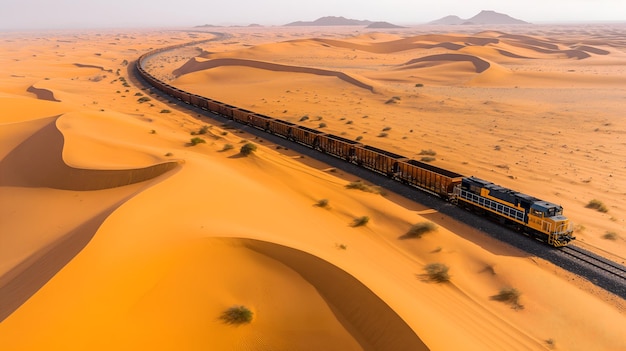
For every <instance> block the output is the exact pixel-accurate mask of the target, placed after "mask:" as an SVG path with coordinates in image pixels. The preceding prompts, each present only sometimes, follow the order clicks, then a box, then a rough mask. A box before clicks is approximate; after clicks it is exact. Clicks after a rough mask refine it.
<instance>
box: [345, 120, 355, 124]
mask: <svg viewBox="0 0 626 351" xmlns="http://www.w3.org/2000/svg"><path fill="white" fill-rule="evenodd" d="M352 123H354V122H352V121H351V120H350V121H346V124H352Z"/></svg>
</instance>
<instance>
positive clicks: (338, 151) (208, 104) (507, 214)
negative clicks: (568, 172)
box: [136, 45, 575, 247]
mask: <svg viewBox="0 0 626 351" xmlns="http://www.w3.org/2000/svg"><path fill="white" fill-rule="evenodd" d="M180 46H183V45H177V46H176V47H168V48H164V49H159V50H155V51H152V52H149V53H147V54H144V55H143V56H141V57H140V58H139V59H138V60H137V62H136V69H137V71H138V73H139V75H140V76H141V77H143V78H144V79H145V80H146V81H147V82H148V83H149V84H150V85H152V86H153V87H154V88H156V89H158V90H160V91H162V92H164V93H165V94H168V95H170V96H172V97H174V98H176V99H178V100H180V101H182V102H184V103H186V104H190V105H193V106H196V107H199V108H201V109H204V110H207V111H210V112H213V113H217V114H220V115H222V116H224V117H226V118H228V119H231V120H234V121H236V122H238V123H242V124H247V125H250V126H253V127H255V128H258V129H260V130H263V131H265V132H268V133H271V134H275V135H278V136H280V137H283V138H285V139H287V140H291V141H293V142H297V143H300V144H302V145H306V146H307V147H310V148H313V149H316V150H318V151H320V152H324V153H327V154H329V155H332V156H335V157H338V158H341V159H344V160H346V161H347V162H352V163H354V164H357V165H359V166H361V167H364V168H367V169H370V170H372V171H375V172H378V173H381V174H384V175H386V176H389V177H391V178H392V179H395V180H397V181H399V182H402V183H404V184H408V185H411V186H413V187H415V188H418V189H420V190H422V191H426V192H429V193H431V194H435V195H437V196H439V197H441V198H443V199H445V200H447V201H450V202H452V203H454V204H457V205H459V206H461V207H464V208H467V209H470V210H473V211H475V212H478V213H482V214H489V215H492V216H494V217H495V218H497V219H498V220H499V221H500V222H501V223H503V224H509V225H513V226H514V227H515V228H516V229H518V230H520V231H522V232H525V233H527V234H529V235H530V236H533V237H535V238H537V239H539V240H542V241H544V242H547V243H548V244H550V245H552V246H555V247H560V246H565V245H567V244H568V243H569V242H570V241H571V240H574V239H575V238H574V237H573V236H572V233H573V230H572V225H571V223H570V221H569V220H568V219H567V218H566V217H565V216H563V208H562V207H561V206H559V205H557V204H553V203H550V202H547V201H543V200H540V199H537V198H534V197H532V196H529V195H526V194H522V193H518V192H516V191H513V190H510V189H507V188H503V187H500V186H498V185H495V184H493V183H491V182H488V181H485V180H482V179H479V178H475V177H465V176H463V175H461V174H458V173H456V172H453V171H450V170H446V169H442V168H439V167H436V166H433V165H431V164H428V163H424V162H421V161H416V160H413V159H409V158H408V157H405V156H402V155H398V154H395V153H392V152H389V151H386V150H382V149H379V148H376V147H373V146H370V145H365V144H363V143H360V142H358V141H354V140H349V139H346V138H343V137H340V136H336V135H332V134H329V133H325V132H322V131H320V130H316V129H311V128H308V127H305V126H301V125H298V124H295V123H291V122H288V121H283V120H280V119H277V118H274V117H270V116H266V115H263V114H260V113H256V112H253V111H249V110H246V109H243V108H239V107H236V106H231V105H229V104H226V103H223V102H220V101H216V100H213V99H210V98H207V97H204V96H200V95H196V94H192V93H189V92H186V91H184V90H181V89H179V88H177V87H174V86H172V85H169V84H167V83H166V82H163V81H161V80H159V79H157V78H156V77H154V76H153V75H151V74H150V73H148V72H147V71H146V70H145V69H144V68H143V61H144V60H145V59H146V58H147V57H150V56H152V55H154V54H157V53H159V52H163V51H166V50H171V49H174V48H177V47H180Z"/></svg>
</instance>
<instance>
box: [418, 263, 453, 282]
mask: <svg viewBox="0 0 626 351" xmlns="http://www.w3.org/2000/svg"><path fill="white" fill-rule="evenodd" d="M424 270H425V271H426V276H427V277H428V280H430V281H433V282H437V283H444V282H447V281H449V280H450V275H449V274H448V270H449V268H448V266H446V265H445V264H443V263H429V264H427V265H426V267H424Z"/></svg>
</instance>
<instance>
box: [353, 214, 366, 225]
mask: <svg viewBox="0 0 626 351" xmlns="http://www.w3.org/2000/svg"><path fill="white" fill-rule="evenodd" d="M369 221H370V218H369V217H368V216H362V217H359V218H355V219H354V221H352V226H353V227H361V226H364V225H366V224H367V222H369Z"/></svg>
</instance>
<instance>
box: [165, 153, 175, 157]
mask: <svg viewBox="0 0 626 351" xmlns="http://www.w3.org/2000/svg"><path fill="white" fill-rule="evenodd" d="M165 156H167V157H169V156H174V154H173V153H171V152H168V153H166V154H165Z"/></svg>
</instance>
